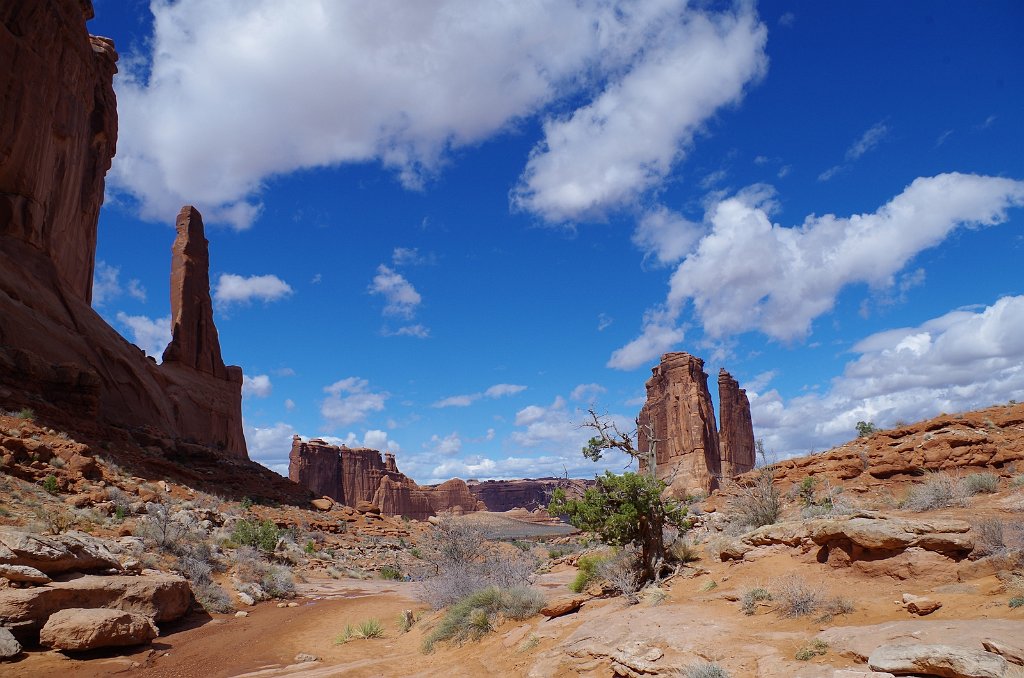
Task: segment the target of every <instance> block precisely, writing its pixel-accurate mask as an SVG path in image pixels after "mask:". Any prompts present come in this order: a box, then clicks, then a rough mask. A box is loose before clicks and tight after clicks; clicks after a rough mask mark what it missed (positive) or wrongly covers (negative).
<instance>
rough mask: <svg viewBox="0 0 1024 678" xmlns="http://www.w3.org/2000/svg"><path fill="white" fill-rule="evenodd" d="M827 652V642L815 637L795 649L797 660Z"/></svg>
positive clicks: (809, 658) (811, 657) (803, 660)
mask: <svg viewBox="0 0 1024 678" xmlns="http://www.w3.org/2000/svg"><path fill="white" fill-rule="evenodd" d="M827 652H828V643H826V642H825V641H824V640H821V639H818V638H815V639H814V640H812V641H811V642H810V643H808V644H807V645H804V646H803V647H801V648H800V649H799V650H797V651H796V659H797V660H798V661H802V662H805V661H808V660H811V659H814V658H815V657H820V656H822V655H824V654H826V653H827Z"/></svg>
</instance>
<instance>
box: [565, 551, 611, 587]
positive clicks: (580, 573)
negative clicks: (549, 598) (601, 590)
mask: <svg viewBox="0 0 1024 678" xmlns="http://www.w3.org/2000/svg"><path fill="white" fill-rule="evenodd" d="M607 559H608V558H607V556H604V555H601V554H597V553H591V554H588V555H585V556H580V558H579V560H578V561H576V567H577V572H576V578H575V579H573V580H572V581H571V582H569V590H570V591H572V592H573V593H579V592H580V591H582V590H583V589H585V588H587V585H588V584H589V583H590V582H591V581H593V579H594V578H595V577H596V576H597V568H598V566H599V565H601V563H603V562H604V561H605V560H607Z"/></svg>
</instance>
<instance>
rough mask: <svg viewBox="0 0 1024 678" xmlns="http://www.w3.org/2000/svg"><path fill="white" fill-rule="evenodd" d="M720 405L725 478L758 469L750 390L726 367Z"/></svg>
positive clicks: (720, 377) (721, 379)
mask: <svg viewBox="0 0 1024 678" xmlns="http://www.w3.org/2000/svg"><path fill="white" fill-rule="evenodd" d="M718 405H719V412H718V414H719V416H720V417H721V421H722V428H721V429H720V430H719V432H718V439H719V445H720V447H721V451H722V477H724V478H732V477H733V476H737V475H739V474H741V473H746V472H747V471H749V470H751V469H752V468H754V462H755V461H756V460H755V459H754V425H753V423H752V422H751V419H750V401H749V400H747V392H746V391H745V390H744V389H742V388H740V385H739V383H738V382H737V381H736V380H735V379H733V377H732V375H731V374H729V373H728V372H726V371H725V370H724V369H723V370H721V371H720V372H719V373H718Z"/></svg>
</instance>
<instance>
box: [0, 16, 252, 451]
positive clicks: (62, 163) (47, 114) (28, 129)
mask: <svg viewBox="0 0 1024 678" xmlns="http://www.w3.org/2000/svg"><path fill="white" fill-rule="evenodd" d="M91 16H92V6H91V4H90V3H89V2H87V1H85V2H83V1H81V0H45V1H43V0H41V1H40V2H31V3H14V4H11V6H10V7H5V8H4V9H2V10H0V21H2V22H3V24H4V28H3V30H0V63H3V64H5V67H4V68H3V69H0V110H3V111H4V115H3V116H2V120H0V317H2V318H3V322H2V323H0V398H2V399H3V401H4V403H5V406H7V407H14V408H20V407H31V408H32V409H34V410H35V411H36V413H37V415H38V416H39V417H41V418H42V419H44V420H46V421H47V422H48V423H50V424H51V425H55V426H61V427H63V428H65V429H67V430H71V431H75V432H79V433H84V434H86V435H87V436H90V437H95V438H96V439H100V440H104V439H113V438H116V437H118V436H113V435H106V431H109V430H110V429H111V428H112V427H114V428H117V429H120V430H121V431H126V432H129V433H128V435H131V436H135V437H136V438H137V437H138V436H139V435H146V436H149V437H150V438H154V437H155V438H157V439H161V440H168V441H171V442H172V446H173V444H174V443H176V442H181V443H185V442H186V441H187V442H188V444H198V445H201V446H203V447H206V448H208V449H210V450H212V451H213V452H214V453H215V454H217V455H219V456H221V457H231V458H236V459H245V458H246V449H245V440H244V438H243V436H242V427H241V381H242V375H241V370H239V369H238V368H231V367H224V366H223V362H222V361H221V359H220V351H219V347H218V346H217V340H216V331H215V330H214V329H213V324H212V323H213V321H212V315H211V314H210V311H209V281H208V277H207V270H206V269H205V268H203V267H202V266H193V267H192V270H191V272H190V271H189V269H188V266H187V265H185V266H181V267H176V271H177V270H180V271H181V275H180V283H181V284H180V285H178V287H176V288H175V289H176V290H179V288H180V292H181V294H180V295H179V296H178V297H177V302H175V308H174V311H175V314H174V315H175V319H176V320H180V321H182V322H181V325H180V329H179V331H178V333H177V334H176V342H175V344H174V346H176V347H177V348H174V349H172V351H171V356H170V357H171V358H172V360H170V361H168V362H167V363H166V364H164V365H159V366H158V365H156V364H155V363H153V361H151V360H149V359H147V358H146V356H145V355H144V354H143V353H142V351H141V350H140V349H139V348H138V347H136V346H134V345H132V344H130V343H128V342H127V341H125V340H124V339H123V338H122V337H121V336H120V335H119V334H118V333H117V332H116V331H115V330H114V329H113V328H111V327H110V326H109V325H107V323H106V322H105V321H104V320H103V319H102V318H101V317H100V316H99V315H98V314H97V313H96V312H94V311H93V309H92V308H91V307H90V301H91V296H92V291H91V290H92V277H93V267H94V263H95V249H96V234H97V219H98V215H99V208H100V204H101V203H102V201H103V183H104V174H105V173H106V171H107V170H108V169H109V167H110V162H111V158H112V156H113V154H114V150H115V143H116V138H117V114H116V107H115V98H114V90H113V87H112V79H113V75H114V73H115V72H116V70H117V69H116V66H115V62H116V61H117V54H116V52H115V51H114V48H113V44H112V43H111V42H110V41H109V40H107V39H105V38H95V37H91V36H89V34H88V32H87V31H86V28H85V21H86V19H88V18H91ZM192 212H194V210H192ZM197 214H198V213H195V214H190V218H189V220H188V223H187V224H186V225H187V226H188V230H190V231H192V232H194V231H195V228H198V230H199V237H193V238H188V240H187V242H186V244H187V245H188V246H186V247H184V248H183V251H182V254H183V256H184V257H185V260H188V256H186V255H187V254H188V252H187V250H188V249H189V247H191V249H193V250H195V249H196V248H197V247H199V246H200V245H203V247H202V249H204V250H205V239H204V238H202V237H201V231H202V225H201V220H199V219H198V218H196V215H197ZM204 259H205V252H204V253H202V256H197V257H195V258H194V259H193V260H192V261H193V263H199V262H201V261H203V260H204ZM203 290H205V305H204V299H203V296H204V295H203V293H202V292H203ZM186 321H187V322H186ZM188 351H192V355H185V353H186V352H188ZM140 444H141V443H140Z"/></svg>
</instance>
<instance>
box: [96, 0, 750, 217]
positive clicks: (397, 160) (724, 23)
mask: <svg viewBox="0 0 1024 678" xmlns="http://www.w3.org/2000/svg"><path fill="white" fill-rule="evenodd" d="M748 7H749V5H747V4H746V3H741V4H740V9H738V10H733V11H726V12H722V13H720V14H714V13H712V12H710V11H704V10H702V9H694V8H692V7H691V5H690V3H688V2H686V0H658V1H657V2H639V3H608V2H603V1H601V0H583V1H581V2H564V1H562V0H541V1H539V2H498V3H481V2H477V1H476V0H437V1H435V2H416V3H411V4H410V3H408V2H401V1H400V0H377V1H375V2H371V3H347V2H330V1H327V0H303V1H301V2H290V3H281V2H277V1H275V0H250V1H247V2H208V1H206V0H179V1H177V2H169V1H165V0H158V1H156V2H152V3H150V10H151V11H152V12H153V15H154V21H153V27H154V33H153V35H152V36H151V39H150V40H148V41H147V43H146V45H147V50H146V52H145V53H143V54H136V55H126V56H125V57H124V58H123V59H122V64H121V65H122V72H121V74H120V76H119V77H118V78H117V83H116V88H117V96H118V108H119V110H120V113H121V115H120V120H121V123H120V129H119V134H118V155H117V159H116V160H115V163H114V166H113V168H112V170H111V174H110V184H111V187H112V189H113V190H114V191H122V192H127V193H129V194H131V195H133V196H135V197H136V198H137V199H138V201H139V203H140V207H141V212H142V215H143V216H144V217H146V218H150V219H158V220H167V219H170V218H172V217H173V215H174V214H175V213H176V212H177V209H178V207H179V206H180V205H181V204H184V203H185V202H194V203H195V204H197V205H198V206H199V207H200V209H201V210H202V211H203V214H204V215H205V216H206V219H207V221H208V222H211V223H212V222H222V223H227V224H230V225H232V226H234V227H235V228H239V229H242V228H247V227H248V226H250V225H251V224H252V222H253V220H254V219H256V217H257V216H258V215H259V213H260V210H261V202H260V195H261V192H262V189H263V184H264V180H265V179H267V178H268V177H272V176H277V175H282V174H287V173H289V172H293V171H295V170H299V169H302V168H311V167H323V166H329V165H336V164H339V163H346V162H368V161H369V162H379V163H381V164H383V165H384V166H387V167H391V168H394V170H395V171H396V173H397V175H398V177H399V179H400V180H401V181H402V182H403V184H405V185H406V186H409V187H413V188H415V187H419V186H421V185H422V184H423V183H424V181H425V180H427V179H429V178H430V177H431V176H433V175H434V174H435V173H436V172H437V171H438V168H439V167H440V166H441V165H442V164H443V162H444V160H445V158H446V157H447V156H448V154H449V152H450V151H451V150H452V149H455V148H459V147H463V146H466V145H469V144H474V143H478V142H480V141H482V140H484V139H487V138H489V137H491V136H494V135H495V134H497V133H500V132H502V131H504V130H506V129H508V128H509V127H510V126H511V125H513V124H515V123H516V122H517V121H519V120H522V119H524V118H526V117H529V116H531V115H534V114H536V113H537V112H538V111H541V110H545V108H546V107H548V106H549V105H550V104H552V103H553V102H556V101H560V100H570V99H569V98H570V97H573V96H576V95H579V94H580V92H589V91H591V90H593V89H595V88H596V89H597V90H599V91H600V94H599V95H598V98H597V99H596V100H594V101H593V102H591V103H589V104H587V105H586V106H585V107H584V109H582V110H581V111H579V112H578V113H577V114H573V115H570V116H569V117H568V118H566V119H564V120H562V119H560V120H553V121H549V122H548V124H547V127H546V132H545V136H546V139H545V143H544V144H543V146H542V147H538V149H537V150H536V151H535V153H534V155H533V157H532V158H531V159H530V161H529V169H528V171H527V173H526V174H525V175H524V188H525V191H523V192H522V194H523V197H524V200H527V201H528V202H529V206H530V208H531V209H537V210H541V211H544V212H545V213H551V212H557V213H562V214H565V213H568V212H572V211H575V210H577V208H578V207H579V206H581V205H590V206H598V205H600V206H607V205H609V204H610V203H611V202H612V201H614V200H616V199H621V198H624V197H626V196H628V195H630V194H631V193H633V192H635V191H636V190H640V189H642V188H643V187H644V186H646V185H649V184H650V183H651V182H652V181H657V180H658V178H660V177H661V176H662V175H663V174H664V172H665V171H666V168H667V167H668V166H669V165H671V163H672V162H673V161H674V160H675V159H676V157H677V156H678V155H679V154H680V153H681V149H682V147H683V146H684V145H685V144H686V143H687V141H688V140H689V139H690V138H691V137H692V135H693V132H694V131H695V129H696V128H697V127H699V125H700V124H701V123H702V122H703V121H704V120H706V119H707V117H708V116H710V115H711V114H712V113H713V111H714V110H715V108H716V107H718V106H720V105H722V104H724V103H728V102H730V101H735V100H736V99H737V97H738V96H739V90H740V88H741V87H742V85H743V84H744V82H746V81H748V80H749V79H751V78H753V77H755V76H756V75H757V74H758V73H759V72H760V71H762V70H763V68H764V63H765V56H764V40H765V33H766V31H765V29H764V27H763V26H761V25H760V24H759V23H758V22H757V21H756V19H755V18H754V17H753V14H752V11H751V10H750V9H748ZM452 102H458V105H452ZM602 126H604V127H606V128H607V131H605V132H602V131H601V128H602ZM626 131H629V132H630V136H629V139H624V138H623V135H624V133H625V132H626ZM590 144H593V145H594V146H602V147H605V148H606V149H607V150H606V151H605V152H604V153H597V152H596V151H591V152H590V153H589V154H588V152H587V146H588V145H590ZM630 146H636V149H635V150H632V151H631V150H630ZM595 153H597V157H593V158H588V157H587V156H588V155H594V154H595ZM588 159H593V160H595V161H596V162H598V163H600V165H601V167H600V168H592V167H588V166H587V165H586V161H587V160H588ZM524 160H525V159H524ZM577 171H583V173H584V176H583V177H580V178H579V179H578V183H574V180H573V179H572V178H571V177H570V176H569V175H570V174H571V173H574V172H577ZM591 179H593V180H596V182H597V185H595V186H593V187H592V188H587V186H588V185H589V182H590V180H591ZM573 185H576V186H579V187H580V189H579V190H581V191H582V192H584V193H586V194H588V195H584V196H578V197H573V196H571V195H569V194H570V193H572V189H571V188H570V187H571V186H573Z"/></svg>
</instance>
